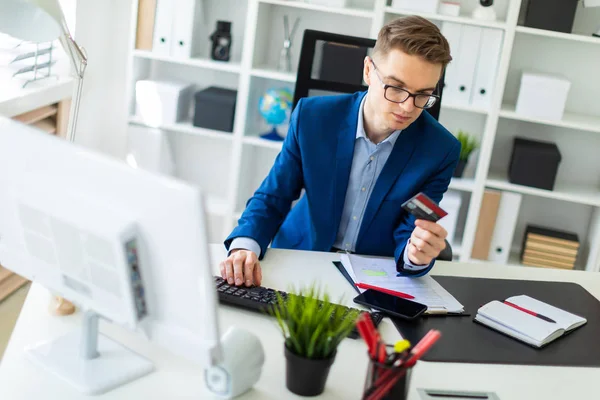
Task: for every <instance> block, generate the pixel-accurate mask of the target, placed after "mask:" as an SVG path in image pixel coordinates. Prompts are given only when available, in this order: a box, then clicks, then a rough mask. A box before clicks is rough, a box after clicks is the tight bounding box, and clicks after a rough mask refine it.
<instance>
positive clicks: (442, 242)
mask: <svg viewBox="0 0 600 400" xmlns="http://www.w3.org/2000/svg"><path fill="white" fill-rule="evenodd" d="M402 208H403V209H404V210H406V211H407V212H408V213H410V214H412V215H414V216H415V218H416V220H415V229H414V230H413V232H412V234H411V236H410V240H409V243H408V245H407V247H406V251H407V256H408V259H409V260H410V261H411V262H412V263H414V264H416V265H428V264H430V263H431V261H433V260H434V259H435V258H436V257H437V256H439V254H440V253H441V251H442V250H444V249H445V248H446V236H448V232H446V229H444V227H443V226H441V225H440V224H438V223H437V221H438V220H440V219H441V218H443V217H445V216H446V215H448V213H447V212H446V211H444V210H442V209H441V208H440V207H439V206H438V205H437V204H435V202H434V201H433V200H431V199H430V198H429V197H428V196H427V195H426V194H425V193H419V194H417V195H416V196H414V197H412V198H411V199H409V200H408V201H406V202H405V203H404V204H402Z"/></svg>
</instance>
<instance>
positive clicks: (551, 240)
mask: <svg viewBox="0 0 600 400" xmlns="http://www.w3.org/2000/svg"><path fill="white" fill-rule="evenodd" d="M578 251H579V239H578V238H577V235H576V234H574V233H570V232H563V231H558V230H553V229H548V228H543V227H540V226H535V225H527V227H526V229H525V237H524V238H523V248H522V252H521V263H522V264H524V265H531V266H534V267H546V268H548V267H550V268H563V269H573V267H574V266H575V261H576V260H577V253H578Z"/></svg>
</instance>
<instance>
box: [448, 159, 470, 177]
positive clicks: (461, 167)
mask: <svg viewBox="0 0 600 400" xmlns="http://www.w3.org/2000/svg"><path fill="white" fill-rule="evenodd" d="M466 166H467V162H466V161H465V160H458V164H457V165H456V169H455V170H454V175H452V176H453V177H455V178H460V177H462V176H463V173H464V172H465V167H466Z"/></svg>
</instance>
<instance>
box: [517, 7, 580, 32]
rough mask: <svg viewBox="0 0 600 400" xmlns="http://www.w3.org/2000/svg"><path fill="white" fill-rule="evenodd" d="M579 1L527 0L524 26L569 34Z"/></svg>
mask: <svg viewBox="0 0 600 400" xmlns="http://www.w3.org/2000/svg"><path fill="white" fill-rule="evenodd" d="M578 2H579V0H529V4H528V5H527V11H526V14H525V26H528V27H530V28H538V29H546V30H549V31H556V32H565V33H571V32H572V31H573V22H574V21H575V12H576V11H577V4H578Z"/></svg>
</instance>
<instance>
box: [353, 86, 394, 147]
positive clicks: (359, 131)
mask: <svg viewBox="0 0 600 400" xmlns="http://www.w3.org/2000/svg"><path fill="white" fill-rule="evenodd" d="M366 99H367V96H364V97H363V99H362V101H361V102H360V107H359V109H358V124H357V125H356V139H360V138H363V139H365V140H366V141H368V142H371V140H370V139H369V138H368V137H367V133H366V132H365V125H364V121H363V115H364V114H363V108H364V106H365V100H366ZM401 132H402V130H397V131H394V132H392V134H391V135H390V136H388V137H387V138H385V140H383V141H382V142H381V143H380V144H382V143H388V142H389V143H390V144H391V145H392V147H394V145H395V144H396V140H398V136H400V133H401Z"/></svg>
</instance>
